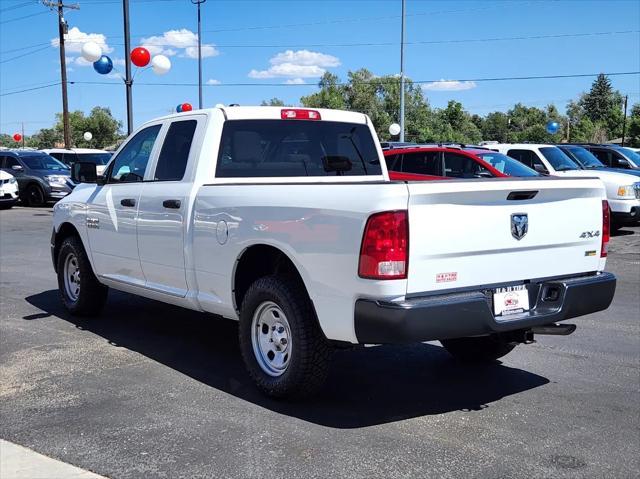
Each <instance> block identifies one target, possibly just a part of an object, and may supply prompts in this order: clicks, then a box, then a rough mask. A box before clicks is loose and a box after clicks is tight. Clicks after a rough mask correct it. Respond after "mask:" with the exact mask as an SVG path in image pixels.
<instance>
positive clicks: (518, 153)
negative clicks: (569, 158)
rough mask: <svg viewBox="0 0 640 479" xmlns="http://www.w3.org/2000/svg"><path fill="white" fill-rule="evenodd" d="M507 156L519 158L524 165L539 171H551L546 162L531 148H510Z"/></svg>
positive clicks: (546, 172)
mask: <svg viewBox="0 0 640 479" xmlns="http://www.w3.org/2000/svg"><path fill="white" fill-rule="evenodd" d="M507 156H510V157H511V158H513V159H515V160H518V161H519V162H520V163H522V164H523V165H525V166H528V167H529V168H532V169H534V170H536V171H537V172H538V173H545V174H548V173H549V171H548V170H547V168H546V167H545V166H544V163H542V161H541V160H540V158H538V155H536V154H535V153H534V152H533V151H531V150H509V151H508V152H507Z"/></svg>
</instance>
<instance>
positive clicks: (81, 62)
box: [73, 57, 93, 67]
mask: <svg viewBox="0 0 640 479" xmlns="http://www.w3.org/2000/svg"><path fill="white" fill-rule="evenodd" d="M73 63H75V64H76V65H78V66H79V67H88V66H91V65H93V63H91V62H88V61H87V60H85V59H84V58H82V57H77V58H76V59H75V60H74V62H73Z"/></svg>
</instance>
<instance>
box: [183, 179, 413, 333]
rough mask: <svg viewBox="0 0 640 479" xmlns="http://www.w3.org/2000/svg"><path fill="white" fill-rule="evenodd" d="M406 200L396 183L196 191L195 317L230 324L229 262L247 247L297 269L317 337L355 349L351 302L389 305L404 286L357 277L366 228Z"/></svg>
mask: <svg viewBox="0 0 640 479" xmlns="http://www.w3.org/2000/svg"><path fill="white" fill-rule="evenodd" d="M407 199H408V194H407V186H406V185H405V184H403V183H382V182H375V183H359V184H358V183H333V184H326V183H325V184H251V185H249V184H241V185H238V184H236V185H234V184H217V185H208V186H203V187H202V188H201V189H200V191H199V193H198V195H197V198H196V202H195V215H194V227H193V274H194V275H195V278H196V281H197V289H198V301H199V303H200V305H201V307H202V309H204V310H205V311H209V312H212V313H216V314H221V315H223V316H227V317H231V318H237V312H236V307H237V306H238V305H235V302H234V297H233V278H234V272H235V267H236V261H237V260H238V258H239V257H240V256H241V254H242V253H243V251H245V250H246V249H247V248H249V247H251V246H253V245H260V244H264V245H271V246H273V247H275V248H278V249H279V250H281V251H282V252H283V253H284V254H286V255H287V256H288V257H289V259H290V260H291V261H292V262H293V264H294V265H295V266H296V268H297V269H298V271H299V273H300V275H301V277H302V279H303V281H304V283H305V286H306V289H307V291H308V293H309V295H310V297H311V300H312V301H313V304H314V307H315V309H316V313H317V315H318V319H319V321H320V325H321V327H322V329H323V331H324V333H325V335H326V336H327V337H328V338H329V339H336V340H342V341H351V342H356V337H355V331H354V326H353V314H354V303H355V300H356V299H357V298H361V297H372V298H385V299H396V298H400V297H402V296H404V294H405V292H406V281H405V280H391V281H371V280H365V279H362V278H359V277H358V261H359V254H360V243H361V240H362V234H363V231H364V226H365V223H366V220H367V218H368V217H369V215H370V214H372V213H375V212H379V211H386V210H396V209H406V208H407ZM227 236H228V238H227ZM225 239H226V241H225ZM221 243H224V244H221Z"/></svg>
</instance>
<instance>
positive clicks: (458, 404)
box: [24, 290, 549, 428]
mask: <svg viewBox="0 0 640 479" xmlns="http://www.w3.org/2000/svg"><path fill="white" fill-rule="evenodd" d="M26 301H27V302H29V303H30V304H32V305H33V306H35V307H37V308H39V309H40V310H42V311H43V312H45V313H46V314H45V313H38V314H32V315H29V316H27V317H25V318H24V319H26V320H36V319H40V318H43V317H47V316H54V317H57V318H60V319H63V320H65V321H68V322H70V323H72V324H74V325H76V327H78V328H79V329H83V330H87V331H91V332H92V333H95V334H97V335H99V336H102V337H103V338H105V339H106V340H107V341H108V342H109V343H110V344H113V345H116V346H120V347H124V348H127V349H129V350H132V351H136V352H138V353H140V354H143V355H145V356H147V357H148V358H150V359H152V360H154V361H157V362H159V363H161V364H164V365H165V366H168V367H170V368H172V369H174V370H176V371H179V372H181V373H183V374H186V375H188V376H189V377H191V378H193V379H195V380H197V381H200V382H202V383H204V384H207V385H209V386H211V387H214V388H217V389H219V390H221V391H224V392H226V393H228V394H232V395H234V396H236V397H238V398H241V399H243V400H246V401H250V402H252V403H254V404H257V405H259V406H261V407H264V408H267V409H270V410H272V411H275V412H278V413H281V414H286V415H288V416H293V417H296V418H299V419H302V420H305V421H309V422H312V423H316V424H319V425H323V426H328V427H334V428H359V427H366V426H373V425H377V424H384V423H388V422H393V421H400V420H403V419H408V418H413V417H418V416H424V415H432V414H441V413H446V412H450V411H458V410H464V411H474V410H481V409H484V408H485V407H488V405H489V404H490V403H491V402H494V401H497V400H499V399H501V398H503V397H505V396H510V395H512V394H517V393H520V392H523V391H526V390H529V389H533V388H536V387H539V386H542V385H544V384H547V383H548V382H549V381H548V380H547V379H546V378H544V377H542V376H538V375H536V374H532V373H529V372H526V371H523V370H520V369H515V368H510V367H507V366H504V365H502V364H500V363H495V364H493V365H489V366H483V367H481V366H468V365H463V364H459V363H457V362H456V361H453V360H452V359H450V357H449V356H448V354H447V353H446V352H445V351H444V350H443V349H442V348H441V347H438V346H434V345H431V344H417V345H410V346H379V347H374V348H354V349H350V350H342V351H337V352H336V354H335V355H334V358H333V363H332V368H331V372H330V374H329V378H328V381H327V384H326V386H325V388H324V389H323V390H322V391H321V392H320V394H319V395H318V396H316V397H314V398H312V399H309V400H307V401H304V402H297V403H291V402H284V401H276V400H272V399H269V398H267V397H265V396H263V395H262V394H261V393H260V392H259V391H258V390H257V389H256V388H255V387H254V386H253V383H252V382H251V380H250V379H249V377H248V375H247V374H246V372H245V369H244V365H243V363H242V359H241V357H240V351H239V348H238V340H237V334H238V329H237V324H236V322H235V321H231V320H225V319H220V318H217V317H215V316H211V315H205V314H201V313H196V312H193V311H188V310H185V309H182V308H178V307H173V306H169V305H166V304H163V303H160V302H156V301H151V300H147V299H144V298H138V297H136V296H132V295H128V294H125V293H120V292H114V291H111V292H110V293H109V301H108V303H107V307H106V308H105V310H104V312H103V314H102V316H101V317H99V318H91V319H83V318H76V317H73V316H70V315H69V314H68V313H67V312H66V310H65V309H64V308H63V306H62V305H61V303H60V300H59V298H58V292H57V291H56V290H50V291H45V292H42V293H39V294H36V295H33V296H29V297H27V298H26Z"/></svg>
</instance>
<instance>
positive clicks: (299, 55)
mask: <svg viewBox="0 0 640 479" xmlns="http://www.w3.org/2000/svg"><path fill="white" fill-rule="evenodd" d="M269 63H270V64H271V66H270V67H269V68H268V69H267V70H255V69H254V70H251V71H250V72H249V77H250V78H257V79H264V78H275V77H289V78H291V79H294V80H295V81H296V82H298V83H299V82H302V81H304V80H303V78H317V77H321V76H322V75H324V73H325V72H326V71H327V70H326V69H327V68H331V67H337V66H340V60H339V59H338V58H337V57H334V56H333V55H327V54H325V53H319V52H311V51H309V50H298V51H296V52H294V51H293V50H287V51H284V52H281V53H278V54H277V55H276V56H274V57H272V58H271V59H270V60H269Z"/></svg>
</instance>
